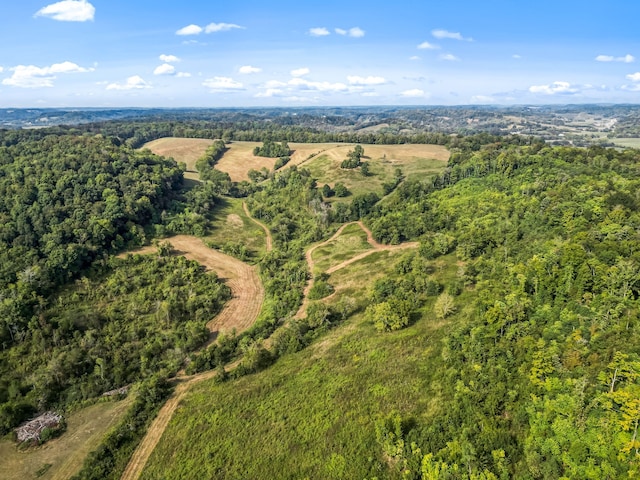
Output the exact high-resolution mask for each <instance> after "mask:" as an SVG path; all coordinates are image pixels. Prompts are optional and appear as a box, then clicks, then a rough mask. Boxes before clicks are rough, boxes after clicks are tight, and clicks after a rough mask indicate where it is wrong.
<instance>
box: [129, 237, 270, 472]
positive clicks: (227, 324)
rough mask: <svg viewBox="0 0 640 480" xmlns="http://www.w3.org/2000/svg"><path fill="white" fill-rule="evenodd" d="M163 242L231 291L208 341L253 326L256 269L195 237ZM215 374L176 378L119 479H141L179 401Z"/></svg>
mask: <svg viewBox="0 0 640 480" xmlns="http://www.w3.org/2000/svg"><path fill="white" fill-rule="evenodd" d="M166 241H168V242H170V243H171V245H172V246H173V248H174V249H175V253H176V254H179V255H184V256H185V257H186V258H188V259H190V260H195V261H197V262H199V263H201V264H202V265H204V266H205V267H206V269H207V270H210V271H215V272H216V273H217V275H218V278H220V280H222V281H224V282H225V283H226V284H227V285H228V286H229V287H230V288H231V293H232V298H231V300H229V301H228V302H227V303H226V304H225V306H224V308H223V309H222V311H221V312H220V313H219V314H218V315H217V316H216V317H215V318H214V319H213V320H211V321H210V322H209V323H207V328H208V329H209V331H210V332H211V335H212V339H211V341H214V340H215V336H217V334H218V333H220V332H230V331H231V330H232V329H235V330H236V332H237V333H240V332H242V331H243V330H246V329H247V328H249V327H250V326H251V325H253V323H254V322H255V320H256V318H258V314H259V313H260V308H261V307H262V301H263V300H264V289H263V287H262V283H261V282H260V278H259V277H258V273H257V269H256V267H252V266H250V265H247V264H246V263H243V262H241V261H240V260H238V259H236V258H233V257H230V256H229V255H225V254H224V253H221V252H219V251H217V250H213V249H211V248H209V247H207V246H206V245H205V244H204V243H203V242H202V240H201V239H199V238H196V237H190V236H188V235H178V236H175V237H171V238H168V239H166ZM155 250H156V248H155V247H145V248H143V249H140V250H137V251H135V252H132V253H140V254H146V253H153V252H155ZM234 365H235V364H230V365H228V366H227V368H232V367H234ZM215 375H216V372H215V371H214V370H211V371H208V372H203V373H200V374H198V375H192V376H183V377H179V378H178V379H177V381H178V382H179V383H178V385H177V386H176V389H175V391H174V392H173V394H172V395H171V396H170V397H169V399H168V400H167V401H166V403H165V404H164V405H163V406H162V408H161V409H160V411H159V412H158V416H157V417H156V418H155V419H154V420H153V422H152V423H151V426H150V427H149V429H148V431H147V433H146V435H145V437H144V438H143V439H142V442H140V445H138V448H137V449H136V451H135V452H134V453H133V456H132V457H131V459H130V460H129V463H128V465H127V468H126V469H125V471H124V473H123V474H122V477H121V479H122V480H133V479H137V478H139V477H140V475H141V474H142V470H143V469H144V466H145V465H146V464H147V460H148V459H149V456H150V455H151V452H153V450H154V448H155V447H156V445H157V444H158V442H159V441H160V438H161V437H162V434H163V433H164V431H165V429H166V428H167V425H168V424H169V421H170V420H171V417H172V416H173V413H174V412H175V410H176V408H177V407H178V405H179V403H180V400H181V399H182V398H183V397H184V395H185V394H186V393H187V391H188V390H189V389H190V388H191V387H192V386H193V385H194V384H195V383H198V382H201V381H203V380H207V379H209V378H212V377H214V376H215Z"/></svg>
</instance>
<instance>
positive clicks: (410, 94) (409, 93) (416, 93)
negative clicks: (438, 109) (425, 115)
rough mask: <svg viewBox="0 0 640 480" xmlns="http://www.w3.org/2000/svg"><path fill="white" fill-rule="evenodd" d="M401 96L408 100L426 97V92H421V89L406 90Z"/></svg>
mask: <svg viewBox="0 0 640 480" xmlns="http://www.w3.org/2000/svg"><path fill="white" fill-rule="evenodd" d="M400 95H402V96H403V97H407V98H419V97H426V95H425V93H424V90H420V89H419V88H412V89H411V90H405V91H404V92H402V93H401V94H400Z"/></svg>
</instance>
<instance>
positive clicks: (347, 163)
mask: <svg viewBox="0 0 640 480" xmlns="http://www.w3.org/2000/svg"><path fill="white" fill-rule="evenodd" d="M363 155H364V149H363V148H362V145H356V146H355V148H354V149H353V150H349V152H347V158H346V159H345V160H343V161H342V163H341V164H340V168H347V169H353V168H358V167H359V166H360V165H362V162H361V159H362V156H363ZM367 172H368V168H367ZM363 175H365V176H366V173H363Z"/></svg>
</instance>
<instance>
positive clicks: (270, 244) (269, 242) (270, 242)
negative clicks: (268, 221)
mask: <svg viewBox="0 0 640 480" xmlns="http://www.w3.org/2000/svg"><path fill="white" fill-rule="evenodd" d="M242 209H243V210H244V213H245V214H246V215H247V217H249V220H251V221H252V222H253V223H255V224H256V225H258V226H260V227H262V229H263V230H264V233H265V235H266V238H267V240H266V243H267V252H270V251H271V250H272V249H273V239H272V238H271V230H269V228H268V227H267V226H266V225H265V224H264V223H262V222H261V221H260V220H258V219H257V218H253V217H252V216H251V213H249V208H248V207H247V202H242Z"/></svg>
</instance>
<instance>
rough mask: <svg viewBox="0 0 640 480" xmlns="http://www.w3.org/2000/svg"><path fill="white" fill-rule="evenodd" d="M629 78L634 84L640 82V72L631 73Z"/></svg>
mask: <svg viewBox="0 0 640 480" xmlns="http://www.w3.org/2000/svg"><path fill="white" fill-rule="evenodd" d="M627 78H628V79H629V80H631V81H632V82H640V72H636V73H630V74H629V75H627Z"/></svg>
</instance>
